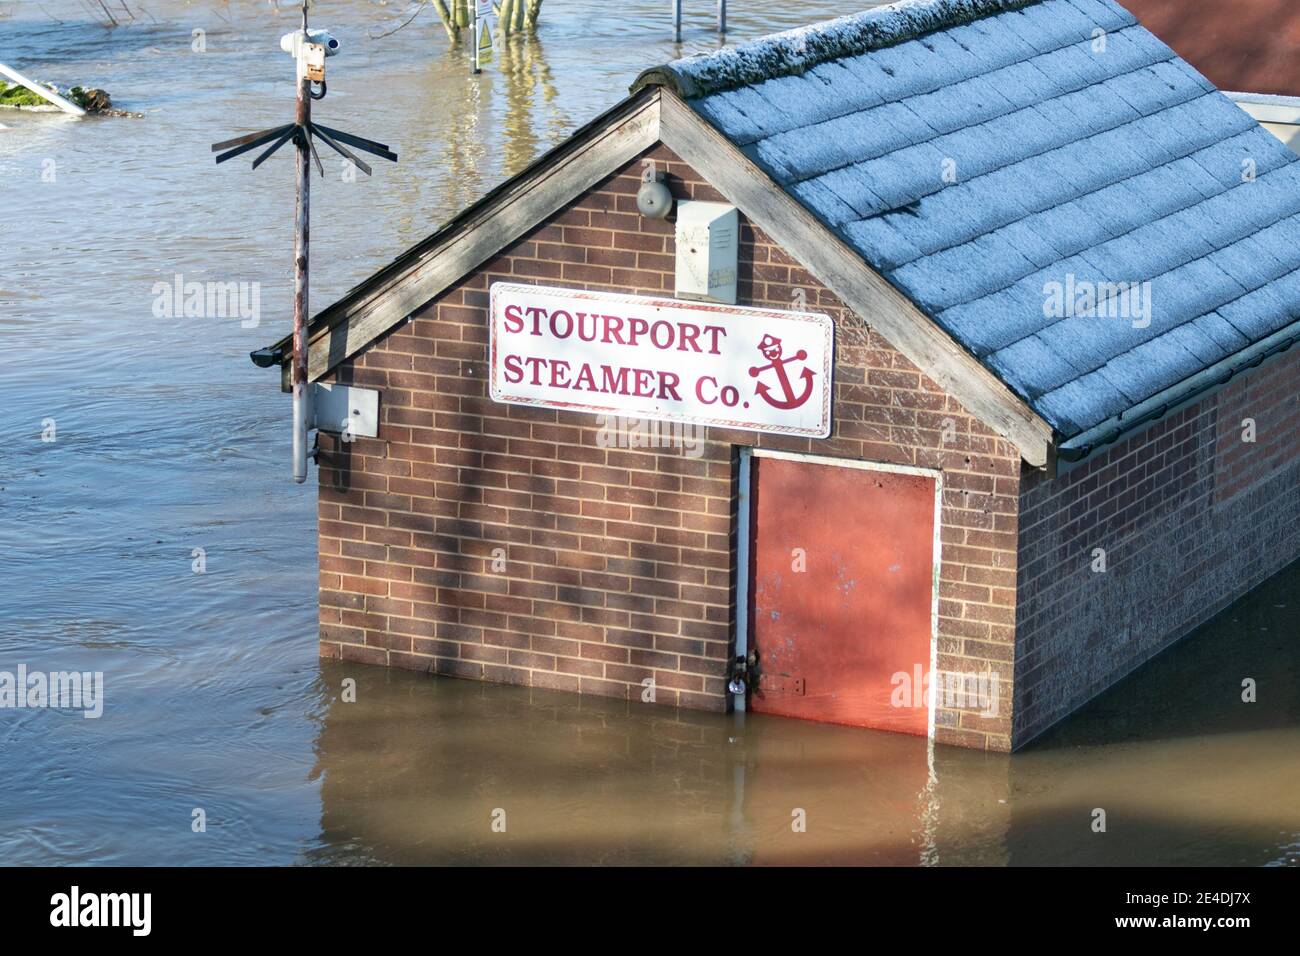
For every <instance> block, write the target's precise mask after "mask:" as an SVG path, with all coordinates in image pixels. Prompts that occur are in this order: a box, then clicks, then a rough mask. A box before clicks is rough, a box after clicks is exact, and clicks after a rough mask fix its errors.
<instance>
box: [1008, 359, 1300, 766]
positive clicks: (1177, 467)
mask: <svg viewBox="0 0 1300 956" xmlns="http://www.w3.org/2000/svg"><path fill="white" fill-rule="evenodd" d="M1298 394H1300V350H1295V349H1293V350H1292V351H1291V352H1288V353H1285V354H1284V355H1282V356H1280V357H1279V358H1277V359H1275V360H1274V361H1273V362H1272V363H1270V364H1269V365H1265V366H1263V367H1262V368H1259V369H1256V370H1254V371H1252V372H1250V373H1248V374H1246V375H1243V376H1241V377H1239V378H1238V379H1236V380H1235V381H1233V382H1232V383H1230V384H1229V385H1228V387H1226V388H1225V389H1223V390H1222V391H1220V392H1218V393H1216V394H1214V395H1211V396H1209V397H1208V398H1207V399H1205V400H1204V401H1202V402H1199V403H1197V404H1196V405H1193V406H1190V407H1188V408H1186V409H1184V410H1182V411H1180V412H1178V413H1177V414H1175V415H1173V416H1171V417H1169V418H1168V419H1165V420H1163V421H1161V422H1159V423H1157V424H1156V425H1154V426H1152V427H1151V428H1149V429H1148V430H1147V431H1145V432H1141V433H1139V434H1137V435H1135V436H1133V437H1132V438H1129V439H1128V440H1126V441H1123V442H1120V443H1118V444H1116V445H1114V446H1113V447H1111V448H1110V449H1109V450H1108V451H1106V452H1105V453H1103V454H1100V455H1098V456H1097V457H1096V458H1093V459H1090V460H1089V461H1087V462H1085V463H1084V464H1083V465H1082V466H1081V467H1079V468H1076V469H1075V470H1073V471H1070V472H1068V473H1066V474H1064V475H1062V476H1061V477H1060V478H1058V479H1057V480H1056V481H1049V480H1047V479H1046V478H1045V477H1044V475H1043V474H1042V473H1034V472H1030V471H1028V470H1027V471H1026V473H1025V477H1024V480H1023V483H1022V488H1023V491H1022V492H1021V501H1020V542H1021V551H1020V577H1019V584H1018V611H1017V629H1018V639H1017V640H1018V644H1017V648H1018V649H1017V657H1016V668H1015V703H1014V708H1013V712H1014V714H1015V732H1014V743H1015V746H1017V747H1019V746H1021V745H1022V744H1024V743H1026V742H1028V741H1029V740H1031V739H1032V738H1034V737H1035V736H1037V735H1038V734H1040V733H1042V731H1044V730H1045V729H1047V728H1048V727H1049V726H1051V725H1052V724H1053V723H1055V722H1056V721H1057V720H1059V719H1060V718H1062V717H1064V716H1065V715H1067V714H1068V713H1070V712H1071V711H1072V710H1074V709H1075V708H1077V707H1078V706H1079V705H1081V704H1083V703H1084V702H1085V701H1087V700H1089V699H1091V698H1092V697H1094V696H1096V695H1097V694H1099V693H1100V692H1101V691H1103V690H1105V689H1106V688H1107V687H1109V686H1110V685H1111V684H1113V683H1115V682H1116V681H1118V680H1119V679H1121V678H1122V677H1124V676H1125V675H1126V674H1128V673H1130V672H1131V671H1133V670H1134V669H1135V668H1136V667H1137V666H1138V665H1139V664H1141V663H1142V662H1143V661H1145V660H1147V659H1148V658H1150V657H1151V656H1153V655H1154V654H1156V653H1157V652H1159V651H1160V650H1162V649H1164V648H1165V647H1167V646H1169V644H1171V643H1173V642H1174V641H1176V640H1177V639H1178V638H1180V637H1182V636H1184V635H1185V634H1187V633H1188V632H1189V631H1191V630H1192V629H1194V628H1195V627H1196V626H1197V625H1199V624H1201V623H1203V622H1205V621H1206V620H1208V619H1209V618H1210V617H1211V616H1213V615H1214V614H1215V613H1216V612H1217V611H1219V610H1221V609H1223V608H1224V607H1226V606H1227V605H1228V604H1230V603H1231V602H1232V601H1234V600H1236V599H1237V598H1239V597H1241V596H1242V595H1243V594H1245V593H1246V592H1247V591H1248V590H1250V589H1251V588H1252V587H1254V586H1255V585H1257V584H1259V583H1261V582H1262V581H1264V580H1265V579H1267V578H1268V577H1270V576H1272V575H1273V574H1275V573H1276V572H1277V571H1279V570H1281V569H1282V568H1283V567H1285V566H1286V565H1287V564H1289V563H1290V562H1291V561H1293V560H1295V558H1296V557H1297V556H1300V492H1298V491H1297V483H1298V482H1300V414H1297V413H1298V412H1300V408H1298V407H1297V403H1298V399H1297V395H1298ZM1245 418H1253V419H1255V422H1256V441H1255V442H1254V443H1247V442H1244V441H1242V432H1243V428H1242V421H1243V419H1245ZM1097 548H1100V549H1102V550H1104V551H1105V559H1106V570H1105V571H1104V572H1101V571H1096V570H1093V565H1094V561H1095V560H1096V559H1095V557H1094V549H1097Z"/></svg>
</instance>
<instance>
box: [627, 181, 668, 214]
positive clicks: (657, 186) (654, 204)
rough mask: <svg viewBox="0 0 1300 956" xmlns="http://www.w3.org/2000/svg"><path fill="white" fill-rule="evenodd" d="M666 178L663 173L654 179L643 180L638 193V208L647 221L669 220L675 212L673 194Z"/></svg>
mask: <svg viewBox="0 0 1300 956" xmlns="http://www.w3.org/2000/svg"><path fill="white" fill-rule="evenodd" d="M664 178H665V177H664V174H663V173H655V174H654V178H653V179H646V180H642V182H641V188H640V189H638V190H637V191H636V208H637V209H638V210H640V212H641V215H643V216H645V217H646V218H647V219H667V218H668V214H669V213H670V212H672V210H673V194H672V193H671V192H670V191H669V190H668V186H667V185H666V184H665V183H664Z"/></svg>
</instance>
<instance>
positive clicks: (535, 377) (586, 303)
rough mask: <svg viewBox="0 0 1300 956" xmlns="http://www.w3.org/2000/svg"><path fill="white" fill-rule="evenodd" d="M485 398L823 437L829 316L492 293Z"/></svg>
mask: <svg viewBox="0 0 1300 956" xmlns="http://www.w3.org/2000/svg"><path fill="white" fill-rule="evenodd" d="M491 300H492V348H491V355H490V373H489V375H490V382H491V392H492V398H493V399H494V400H496V401H498V402H508V403H511V404H515V405H542V406H546V407H548V408H566V409H572V410H574V411H585V412H602V413H617V414H619V415H624V416H628V417H641V418H651V419H659V420H663V421H681V422H694V423H696V424H700V425H718V426H721V427H725V428H743V429H747V430H749V431H759V432H777V433H779V434H783V435H804V436H808V437H811V438H825V437H826V436H828V435H829V434H830V431H831V369H832V362H833V358H834V355H833V353H834V325H833V323H832V322H831V319H830V316H827V315H822V314H819V313H811V312H778V311H775V310H771V309H750V308H744V307H741V306H731V305H720V304H716V303H709V302H684V301H679V300H677V299H658V298H651V297H649V296H641V295H621V294H618V293H611V292H584V291H580V290H576V289H551V288H546V287H544V286H532V285H514V284H510V283H503V282H498V283H496V284H494V285H493V286H492V295H491Z"/></svg>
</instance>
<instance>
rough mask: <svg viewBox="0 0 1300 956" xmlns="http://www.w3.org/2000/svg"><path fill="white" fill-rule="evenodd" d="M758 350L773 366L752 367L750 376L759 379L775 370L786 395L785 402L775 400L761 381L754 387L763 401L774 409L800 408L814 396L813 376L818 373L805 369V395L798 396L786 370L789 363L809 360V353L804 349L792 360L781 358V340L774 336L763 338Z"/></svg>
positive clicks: (795, 354)
mask: <svg viewBox="0 0 1300 956" xmlns="http://www.w3.org/2000/svg"><path fill="white" fill-rule="evenodd" d="M758 350H759V351H760V352H762V353H763V357H764V358H765V359H767V360H768V361H769V362H770V363H771V364H769V365H756V366H754V367H752V368H751V369H750V370H749V374H750V376H751V377H753V378H758V376H759V373H761V372H766V371H767V370H768V369H773V370H774V371H775V372H776V377H777V378H778V379H779V380H780V382H781V391H782V392H784V393H785V401H780V400H778V399H775V398H773V397H772V396H771V395H770V394H769V389H768V387H767V386H766V385H765V384H764V383H763V382H762V381H761V380H760V381H759V382H758V384H757V385H755V386H754V391H755V393H756V394H758V395H759V396H761V397H762V399H763V401H765V402H767V403H768V404H769V405H771V406H772V407H773V408H798V407H799V406H800V405H802V404H803V403H804V402H806V401H808V396H809V395H811V394H812V389H813V376H814V375H816V374H817V373H816V372H814V371H813V370H812V369H810V368H805V369H804V370H803V373H802V376H803V394H802V395H799V396H796V395H795V394H794V387H793V386H792V385H791V383H790V376H789V375H788V374H787V373H786V370H785V366H786V364H787V363H789V362H802V361H804V360H805V359H806V358H808V353H807V352H805V351H804V350H803V349H800V350H799V351H798V352H795V353H794V355H793V356H791V357H790V358H781V340H780V339H778V338H776V337H775V336H772V335H764V336H763V341H761V342H759V343H758Z"/></svg>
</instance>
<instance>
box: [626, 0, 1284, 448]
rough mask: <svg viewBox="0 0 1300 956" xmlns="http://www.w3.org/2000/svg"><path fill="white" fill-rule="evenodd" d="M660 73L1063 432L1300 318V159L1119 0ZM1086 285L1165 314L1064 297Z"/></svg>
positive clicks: (1038, 1)
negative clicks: (1101, 311)
mask: <svg viewBox="0 0 1300 956" xmlns="http://www.w3.org/2000/svg"><path fill="white" fill-rule="evenodd" d="M643 79H644V80H645V81H646V82H651V83H660V84H665V85H669V86H671V87H673V88H674V89H675V90H676V91H677V92H678V93H679V94H681V95H682V96H683V97H685V98H686V99H687V100H688V102H689V103H690V104H691V105H692V107H693V108H694V109H695V110H696V111H697V112H698V113H699V114H700V115H701V116H703V117H704V118H705V119H707V120H708V121H709V122H710V123H712V124H713V125H714V126H715V127H716V128H717V129H718V130H720V131H721V132H722V133H723V134H725V135H726V136H727V137H728V138H729V139H730V140H731V141H732V142H734V143H736V144H737V145H739V146H741V147H742V148H743V149H744V151H745V153H746V154H747V155H749V156H750V157H751V158H752V159H753V160H754V161H755V162H756V163H757V164H758V165H759V166H760V167H762V168H763V169H764V170H765V171H766V172H767V173H769V174H770V175H771V176H772V178H773V179H774V180H775V181H776V182H777V183H778V184H779V185H780V186H782V187H784V188H785V189H787V190H788V191H789V192H790V193H791V194H792V195H793V196H794V197H795V198H797V199H798V200H799V201H800V202H802V203H803V204H804V205H805V206H806V207H807V208H808V209H810V210H811V211H812V212H813V213H814V214H816V215H817V216H818V217H820V219H821V220H822V221H823V222H824V223H825V224H826V225H827V226H828V227H829V228H831V229H832V230H833V231H834V232H835V233H836V234H837V235H839V236H840V238H841V239H843V240H844V241H845V242H846V243H848V244H849V245H850V246H851V247H852V248H853V249H854V250H856V251H857V252H858V253H859V254H860V255H861V256H862V258H863V259H864V260H865V261H866V262H867V263H868V264H869V265H870V266H872V267H873V268H874V269H876V270H877V271H879V272H880V273H881V274H882V275H884V276H885V277H886V278H887V279H888V280H889V281H890V282H892V283H893V284H894V285H895V286H896V287H897V288H898V289H900V290H901V291H903V292H904V293H905V294H906V295H907V296H908V297H909V298H910V299H912V301H913V302H915V303H916V305H917V306H918V307H919V308H920V309H921V310H922V311H923V312H924V313H925V314H926V315H928V316H929V317H930V318H931V319H933V320H934V321H935V322H936V323H937V324H938V325H939V326H940V327H942V328H943V329H944V330H945V331H946V332H948V334H949V335H951V336H952V337H953V338H954V339H955V340H956V341H957V342H958V343H960V344H961V345H962V346H964V347H965V348H966V349H967V350H968V351H969V352H971V353H972V354H973V355H974V356H975V357H976V358H978V359H979V360H980V361H981V362H983V363H984V364H985V365H986V367H988V368H989V369H990V370H991V371H993V372H994V373H995V374H997V375H998V376H999V377H1000V378H1002V380H1003V381H1004V382H1006V383H1007V385H1008V386H1009V387H1010V388H1011V389H1012V390H1013V391H1015V392H1016V393H1017V394H1019V395H1020V396H1021V397H1022V398H1023V399H1024V400H1025V401H1026V402H1027V403H1028V404H1029V405H1030V406H1031V407H1032V408H1033V409H1034V410H1035V411H1036V412H1038V413H1039V414H1040V415H1042V416H1043V417H1044V418H1045V419H1046V420H1047V421H1048V422H1049V423H1050V424H1051V425H1052V426H1053V427H1054V428H1056V429H1057V431H1058V432H1059V433H1060V434H1061V435H1062V436H1063V437H1069V436H1072V435H1075V434H1078V433H1079V432H1082V431H1085V430H1087V429H1088V428H1091V427H1092V426H1094V425H1097V424H1100V423H1101V422H1103V421H1105V420H1106V419H1107V418H1108V417H1109V416H1112V415H1115V414H1117V413H1119V412H1123V411H1125V410H1127V409H1128V408H1130V407H1132V406H1133V405H1134V404H1136V403H1138V402H1141V401H1143V400H1144V399H1146V398H1149V397H1150V396H1152V395H1153V394H1155V393H1157V392H1160V391H1161V390H1163V389H1165V388H1168V387H1170V386H1172V385H1175V384H1177V383H1179V382H1180V381H1182V380H1183V379H1185V378H1186V377H1187V376H1188V375H1190V374H1194V373H1195V372H1197V371H1200V370H1201V369H1203V368H1205V367H1208V366H1209V365H1212V364H1214V363H1216V362H1218V361H1221V360H1222V359H1224V358H1226V357H1228V356H1230V355H1232V354H1233V353H1234V352H1236V351H1239V350H1240V349H1242V348H1244V347H1245V346H1247V345H1249V344H1251V343H1253V342H1258V341H1259V340H1260V339H1262V338H1264V337H1266V336H1268V335H1270V334H1272V333H1274V332H1276V331H1278V330H1279V329H1280V328H1282V327H1283V326H1286V325H1288V324H1290V323H1292V322H1294V321H1296V319H1297V317H1300V271H1298V270H1300V252H1297V250H1300V159H1298V158H1297V157H1296V156H1295V155H1293V154H1292V153H1291V152H1290V151H1289V150H1287V149H1286V148H1285V147H1284V146H1283V145H1282V144H1281V143H1279V142H1278V141H1277V140H1276V139H1274V138H1273V137H1272V136H1271V135H1269V134H1268V133H1267V132H1265V131H1264V130H1263V129H1261V128H1260V127H1259V126H1258V124H1256V123H1255V121H1254V120H1253V119H1252V118H1251V117H1250V116H1248V115H1247V114H1246V113H1245V112H1244V111H1243V110H1241V109H1240V108H1239V107H1237V106H1236V105H1235V104H1234V103H1232V101H1230V100H1229V99H1228V98H1227V97H1225V96H1223V95H1222V94H1221V93H1219V92H1218V91H1217V90H1215V88H1214V87H1213V85H1212V84H1210V83H1209V81H1207V80H1206V79H1205V78H1204V77H1203V76H1201V75H1200V74H1199V73H1197V72H1196V71H1195V70H1194V69H1192V68H1191V67H1190V66H1188V64H1187V63H1185V62H1183V61H1182V60H1181V59H1179V58H1178V57H1177V55H1176V54H1175V53H1174V52H1173V51H1172V50H1170V49H1169V47H1167V46H1166V45H1165V44H1164V43H1162V42H1161V41H1160V40H1158V39H1156V37H1154V36H1153V35H1152V34H1150V33H1149V32H1148V31H1147V30H1146V29H1144V28H1143V27H1142V26H1140V25H1138V23H1137V21H1136V20H1135V19H1134V17H1133V16H1132V14H1130V13H1129V12H1128V11H1127V10H1126V9H1124V7H1122V6H1120V5H1119V4H1118V3H1116V2H1114V0H908V2H901V3H896V4H893V5H891V6H888V7H881V8H876V9H874V10H870V11H867V12H865V13H861V14H856V15H853V16H848V17H840V18H838V19H836V20H831V21H828V22H826V23H823V24H815V25H813V26H810V27H804V28H801V29H799V30H793V31H789V32H787V33H782V34H776V35H774V36H772V37H767V38H764V39H762V40H758V41H755V42H753V43H747V44H743V45H741V46H737V47H734V48H728V49H724V50H721V51H718V52H716V53H712V54H705V55H701V56H695V57H689V58H686V59H683V60H678V61H676V62H674V63H671V64H668V65H667V66H664V67H660V68H658V69H656V70H652V71H648V72H647V74H645V75H644V76H643ZM1145 283H1150V285H1145ZM1088 284H1095V285H1096V286H1098V287H1101V288H1103V289H1104V288H1107V287H1111V288H1114V287H1116V286H1115V284H1133V285H1135V286H1136V287H1137V288H1138V290H1139V293H1138V298H1136V299H1135V300H1133V303H1134V304H1136V305H1137V306H1138V307H1139V308H1140V307H1141V305H1142V298H1141V293H1142V291H1143V290H1148V289H1149V291H1150V299H1151V313H1150V314H1149V315H1145V316H1131V315H1129V314H1128V313H1127V312H1126V313H1124V314H1123V315H1119V316H1112V317H1106V316H1102V315H1075V314H1068V315H1064V316H1060V315H1053V314H1051V310H1050V308H1049V301H1048V300H1049V291H1050V289H1053V288H1057V287H1065V286H1067V285H1069V286H1070V287H1071V288H1073V289H1075V290H1080V289H1084V288H1085V287H1086V286H1088ZM1124 287H1125V288H1127V286H1124ZM1087 301H1088V300H1087V298H1086V297H1085V298H1083V299H1082V300H1078V301H1076V303H1075V305H1078V304H1079V302H1082V303H1083V304H1084V305H1086V304H1087ZM1107 301H1112V300H1107ZM1113 301H1120V300H1113ZM1112 304H1113V302H1112ZM1128 304H1129V303H1128V302H1127V301H1126V300H1125V301H1124V305H1125V306H1126V307H1127V305H1128Z"/></svg>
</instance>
